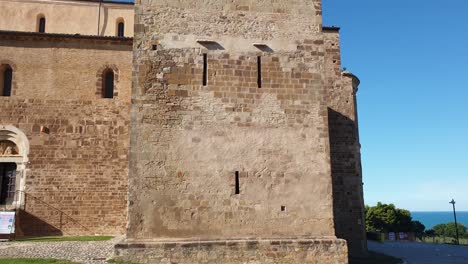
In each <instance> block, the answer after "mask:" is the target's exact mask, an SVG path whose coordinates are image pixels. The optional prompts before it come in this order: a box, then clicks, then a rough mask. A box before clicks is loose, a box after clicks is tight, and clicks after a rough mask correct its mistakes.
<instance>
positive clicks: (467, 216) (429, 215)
mask: <svg viewBox="0 0 468 264" xmlns="http://www.w3.org/2000/svg"><path fill="white" fill-rule="evenodd" d="M411 216H412V217H413V220H418V221H419V222H421V223H423V225H425V226H426V230H427V229H431V228H433V227H434V226H435V225H438V224H446V223H450V222H454V220H453V211H451V212H411ZM457 222H458V223H462V224H464V225H465V226H466V227H468V212H457Z"/></svg>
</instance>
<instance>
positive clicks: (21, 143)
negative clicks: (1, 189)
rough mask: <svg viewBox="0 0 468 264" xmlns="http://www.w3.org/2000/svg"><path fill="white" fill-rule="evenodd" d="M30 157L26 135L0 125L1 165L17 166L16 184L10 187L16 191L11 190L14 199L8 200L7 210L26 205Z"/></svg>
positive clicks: (7, 126)
mask: <svg viewBox="0 0 468 264" xmlns="http://www.w3.org/2000/svg"><path fill="white" fill-rule="evenodd" d="M28 156H29V141H28V138H27V137H26V135H25V134H24V133H23V132H22V131H21V130H19V129H18V128H16V127H14V126H11V125H0V163H2V164H4V167H6V166H7V165H11V164H16V171H15V175H14V182H12V183H11V184H10V185H9V186H14V190H11V192H14V197H10V198H9V199H8V203H7V204H6V205H5V207H6V208H7V209H13V208H19V207H21V205H22V204H23V203H24V188H25V179H26V171H27V170H26V167H27V164H28V161H29V160H28ZM10 168H11V166H10ZM9 176H11V175H9ZM5 186H6V185H5Z"/></svg>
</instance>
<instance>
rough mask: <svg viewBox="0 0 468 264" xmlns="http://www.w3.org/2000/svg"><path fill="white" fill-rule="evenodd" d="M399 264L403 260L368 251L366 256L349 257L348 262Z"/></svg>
mask: <svg viewBox="0 0 468 264" xmlns="http://www.w3.org/2000/svg"><path fill="white" fill-rule="evenodd" d="M377 263H378V264H401V263H403V260H401V259H399V258H395V257H392V256H387V255H384V254H380V253H376V252H372V251H369V256H368V257H367V258H351V259H350V261H349V264H377Z"/></svg>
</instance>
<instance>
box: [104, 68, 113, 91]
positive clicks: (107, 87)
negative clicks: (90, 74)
mask: <svg viewBox="0 0 468 264" xmlns="http://www.w3.org/2000/svg"><path fill="white" fill-rule="evenodd" d="M103 79H104V80H103V87H102V97H103V98H114V72H113V71H112V70H107V71H105V72H104V76H103Z"/></svg>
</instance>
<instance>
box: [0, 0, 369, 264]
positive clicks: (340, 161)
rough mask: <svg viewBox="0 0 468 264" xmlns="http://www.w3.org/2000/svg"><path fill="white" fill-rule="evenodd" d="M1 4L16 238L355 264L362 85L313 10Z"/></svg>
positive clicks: (78, 1) (0, 125)
mask: <svg viewBox="0 0 468 264" xmlns="http://www.w3.org/2000/svg"><path fill="white" fill-rule="evenodd" d="M0 10H2V11H1V12H2V13H3V12H5V13H4V14H6V15H2V16H0V92H1V94H0V177H1V181H0V183H1V197H0V198H1V200H0V204H1V205H0V206H2V208H3V209H4V210H16V212H17V230H18V232H19V235H24V236H33V235H52V234H54V235H61V234H63V235H82V234H83V235H84V234H87V235H89V234H123V233H125V232H126V237H127V238H126V240H125V241H123V242H122V243H120V244H118V245H117V246H116V252H117V254H118V255H119V256H120V257H122V258H124V259H128V260H136V261H163V260H165V259H171V260H174V261H177V262H178V263H194V261H198V263H218V262H216V261H218V260H219V259H223V261H224V262H223V263H243V262H244V261H246V260H248V259H255V261H259V262H261V263H270V262H271V263H315V262H313V261H318V260H321V261H322V262H321V263H345V262H346V261H347V260H346V259H347V254H348V251H349V253H350V254H351V255H362V254H365V251H366V240H365V231H364V228H365V225H364V204H363V193H362V174H361V162H360V144H359V135H358V124H357V110H356V105H357V103H356V93H357V89H358V85H359V80H358V79H357V77H355V76H354V75H353V74H351V73H348V72H343V71H342V70H341V63H340V43H339V29H338V28H334V27H324V26H323V25H322V10H321V1H320V0H294V1H281V2H278V1H273V0H265V1H243V0H239V1H227V0H226V1H224V0H220V1H208V0H204V1H192V0H186V1H166V0H153V1H145V0H141V1H136V3H135V5H133V4H128V3H119V2H112V1H99V0H29V1H17V0H0ZM63 14H67V16H64V15H63ZM134 19H135V21H134ZM231 242H232V243H231ZM142 252H143V253H142ZM234 255H235V256H236V258H233V256H234ZM285 259H289V262H287V260H285ZM161 263H163V262H161Z"/></svg>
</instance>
